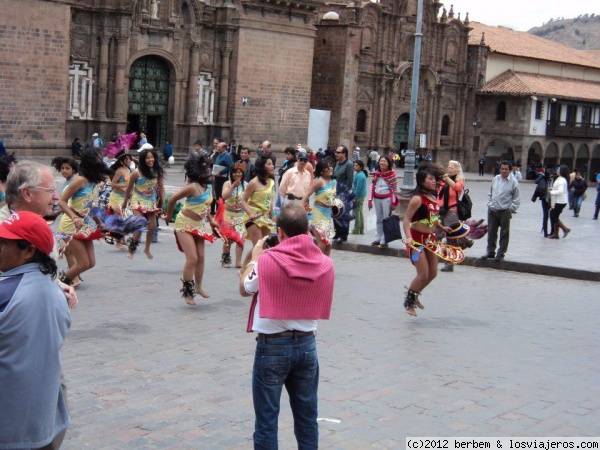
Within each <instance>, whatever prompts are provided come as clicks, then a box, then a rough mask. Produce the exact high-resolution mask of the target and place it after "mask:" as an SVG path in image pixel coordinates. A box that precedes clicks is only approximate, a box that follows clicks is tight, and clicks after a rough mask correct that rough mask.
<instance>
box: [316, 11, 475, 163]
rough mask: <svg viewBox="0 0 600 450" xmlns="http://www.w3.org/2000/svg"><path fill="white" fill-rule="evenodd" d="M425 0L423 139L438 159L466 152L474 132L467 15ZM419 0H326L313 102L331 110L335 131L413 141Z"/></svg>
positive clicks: (377, 142)
mask: <svg viewBox="0 0 600 450" xmlns="http://www.w3.org/2000/svg"><path fill="white" fill-rule="evenodd" d="M441 6H442V3H440V2H437V1H430V0H425V1H424V6H423V25H422V27H423V39H422V49H421V68H420V84H419V98H418V106H417V117H416V134H417V136H418V137H422V139H417V144H419V143H420V144H421V145H423V146H424V147H426V148H427V149H429V150H433V153H434V157H435V159H436V160H439V161H441V160H443V161H447V160H448V159H451V158H456V159H459V160H464V159H465V155H466V154H467V153H468V152H467V147H468V146H470V145H471V139H472V132H473V129H472V126H471V123H472V120H471V119H472V114H473V112H472V111H469V107H468V105H469V104H473V103H474V97H475V90H474V88H475V84H474V81H471V80H469V78H468V74H467V65H468V59H467V56H468V53H467V44H468V34H469V29H470V28H469V21H468V17H467V18H465V21H464V22H462V21H461V20H460V17H455V16H454V12H453V11H452V9H451V10H450V12H449V13H448V12H447V11H446V9H443V11H442V14H441V16H440V8H441ZM416 15H417V0H403V1H394V0H382V1H380V2H377V3H373V2H363V3H349V4H325V5H323V6H322V7H321V9H320V19H319V21H318V23H317V25H316V27H317V38H316V42H315V59H314V61H315V62H314V65H313V84H312V91H311V107H312V108H315V109H322V110H329V111H331V121H330V128H329V132H330V134H329V139H330V144H331V145H336V144H338V143H342V144H346V145H349V146H353V145H358V146H360V147H361V148H363V147H364V148H367V147H378V148H380V149H382V148H385V147H392V148H396V149H405V148H407V144H408V123H409V119H410V100H411V81H412V68H413V59H414V46H415V32H416V19H417V17H416Z"/></svg>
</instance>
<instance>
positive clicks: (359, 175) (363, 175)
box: [350, 159, 369, 234]
mask: <svg viewBox="0 0 600 450" xmlns="http://www.w3.org/2000/svg"><path fill="white" fill-rule="evenodd" d="M354 171H355V172H356V174H355V175H354V178H353V179H352V192H354V217H355V219H354V229H353V230H352V231H350V233H352V234H365V218H364V216H363V205H364V202H365V197H366V196H367V176H368V175H369V174H368V172H367V171H366V170H365V163H364V162H362V161H361V160H360V159H357V160H356V161H354Z"/></svg>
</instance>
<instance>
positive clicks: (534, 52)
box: [469, 22, 600, 69]
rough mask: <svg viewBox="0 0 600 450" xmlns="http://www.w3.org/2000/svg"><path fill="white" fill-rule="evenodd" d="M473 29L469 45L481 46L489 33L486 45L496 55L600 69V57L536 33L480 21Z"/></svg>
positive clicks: (472, 26) (471, 25)
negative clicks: (482, 36) (483, 35)
mask: <svg viewBox="0 0 600 450" xmlns="http://www.w3.org/2000/svg"><path fill="white" fill-rule="evenodd" d="M469 27H471V28H472V30H471V31H470V32H469V45H479V44H480V43H481V34H482V33H485V37H484V41H485V44H486V45H487V46H489V47H490V49H491V50H492V51H493V52H496V53H502V54H504V55H511V56H521V57H523V58H532V59H540V60H544V61H554V62H559V63H566V64H575V65H578V66H586V67H595V68H599V69H600V60H598V58H597V57H594V56H592V55H590V54H586V52H584V51H580V50H575V49H573V48H571V47H567V46H565V45H561V44H557V43H556V42H552V41H549V40H547V39H544V38H541V37H538V36H535V35H533V34H529V33H525V32H523V31H515V30H513V29H512V28H507V27H501V26H499V27H493V26H490V25H484V24H482V23H479V22H471V23H469Z"/></svg>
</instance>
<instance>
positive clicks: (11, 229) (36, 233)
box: [0, 211, 54, 255]
mask: <svg viewBox="0 0 600 450" xmlns="http://www.w3.org/2000/svg"><path fill="white" fill-rule="evenodd" d="M0 238H3V239H10V240H18V239H24V240H26V241H27V242H29V243H30V244H31V245H33V246H35V247H36V248H37V249H38V250H39V251H41V252H42V253H45V254H46V255H50V253H52V249H53V248H54V236H53V235H52V230H51V229H50V227H49V226H48V224H47V223H46V221H45V220H44V219H43V218H42V216H40V215H38V214H35V213H32V212H29V211H20V212H14V213H12V214H11V215H10V216H8V217H7V218H6V220H5V221H4V222H2V223H1V224H0Z"/></svg>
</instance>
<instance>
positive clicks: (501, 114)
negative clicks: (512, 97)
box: [496, 102, 506, 121]
mask: <svg viewBox="0 0 600 450" xmlns="http://www.w3.org/2000/svg"><path fill="white" fill-rule="evenodd" d="M496 120H501V121H505V120H506V102H499V103H498V106H497V107H496Z"/></svg>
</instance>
